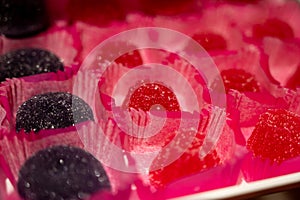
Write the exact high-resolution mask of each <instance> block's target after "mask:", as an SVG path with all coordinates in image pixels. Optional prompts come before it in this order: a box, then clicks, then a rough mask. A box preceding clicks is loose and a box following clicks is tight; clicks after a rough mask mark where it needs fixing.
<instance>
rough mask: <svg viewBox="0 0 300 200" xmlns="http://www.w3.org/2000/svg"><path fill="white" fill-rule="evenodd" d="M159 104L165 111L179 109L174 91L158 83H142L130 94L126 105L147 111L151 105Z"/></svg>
mask: <svg viewBox="0 0 300 200" xmlns="http://www.w3.org/2000/svg"><path fill="white" fill-rule="evenodd" d="M155 105H161V106H162V107H164V109H166V110H167V111H180V106H179V103H178V101H177V98H176V96H175V94H174V92H173V91H172V90H171V89H169V88H168V87H166V86H164V85H162V84H159V83H143V84H142V85H141V86H139V87H138V88H137V89H135V90H134V92H133V93H132V94H131V96H130V100H129V105H128V107H130V108H134V109H137V110H138V109H141V110H143V111H149V110H150V109H151V107H152V106H155Z"/></svg>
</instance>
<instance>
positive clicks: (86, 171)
mask: <svg viewBox="0 0 300 200" xmlns="http://www.w3.org/2000/svg"><path fill="white" fill-rule="evenodd" d="M17 187H18V192H19V194H20V196H21V197H23V198H24V199H26V200H46V199H47V200H51V199H55V200H56V199H57V200H58V199H59V200H77V199H86V198H87V197H88V196H89V195H91V194H93V193H95V192H97V191H101V190H110V187H111V186H110V182H109V179H108V176H107V174H106V172H105V170H104V169H103V166H102V165H101V163H100V162H99V161H98V160H97V159H96V158H95V157H93V156H92V155H91V154H90V153H88V152H86V151H84V150H82V149H80V148H77V147H69V146H54V147H51V148H47V149H44V150H41V151H39V152H37V153H36V154H35V155H33V156H32V157H30V158H29V159H28V160H27V161H26V162H25V164H24V165H23V166H22V168H21V170H20V172H19V179H18V183H17Z"/></svg>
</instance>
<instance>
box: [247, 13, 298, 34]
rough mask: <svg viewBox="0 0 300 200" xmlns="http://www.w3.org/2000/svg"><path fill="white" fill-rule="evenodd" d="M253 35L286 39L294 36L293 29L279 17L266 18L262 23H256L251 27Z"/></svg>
mask: <svg viewBox="0 0 300 200" xmlns="http://www.w3.org/2000/svg"><path fill="white" fill-rule="evenodd" d="M253 36H254V37H256V38H263V37H267V36H270V37H276V38H279V39H288V38H293V37H294V32H293V29H292V28H291V27H290V25H288V24H287V23H285V22H283V21H281V20H279V19H275V18H274V19H268V20H267V21H266V22H265V23H264V24H257V25H255V26H254V27H253Z"/></svg>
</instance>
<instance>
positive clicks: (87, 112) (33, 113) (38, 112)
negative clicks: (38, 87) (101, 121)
mask: <svg viewBox="0 0 300 200" xmlns="http://www.w3.org/2000/svg"><path fill="white" fill-rule="evenodd" d="M93 119H94V116H93V112H92V110H91V108H90V106H89V105H88V104H87V103H86V102H84V101H83V100H82V99H81V98H79V97H77V96H75V95H72V94H70V93H65V92H50V93H45V94H40V95H36V96H33V97H31V98H30V99H28V100H27V101H25V102H24V103H23V104H22V105H21V106H20V107H19V109H18V111H17V116H16V130H17V131H20V130H21V129H24V130H25V132H30V131H34V132H38V131H40V130H42V129H56V128H65V127H69V126H73V125H74V124H76V123H79V122H84V121H88V120H93Z"/></svg>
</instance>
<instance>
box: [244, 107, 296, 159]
mask: <svg viewBox="0 0 300 200" xmlns="http://www.w3.org/2000/svg"><path fill="white" fill-rule="evenodd" d="M247 148H248V149H249V150H250V151H252V152H253V154H254V155H255V156H257V157H261V158H263V159H270V160H271V161H272V162H278V163H280V162H282V161H285V160H287V159H290V158H293V157H296V156H299V155H300V116H299V115H297V114H295V113H293V112H290V111H287V110H284V109H273V110H269V111H267V112H266V113H264V114H262V115H261V116H260V119H259V122H258V123H257V124H256V126H255V129H254V131H253V133H252V134H251V136H250V138H249V139H248V141H247Z"/></svg>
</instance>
